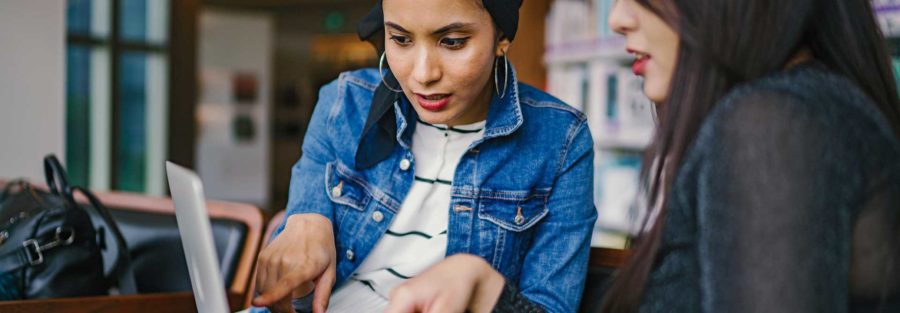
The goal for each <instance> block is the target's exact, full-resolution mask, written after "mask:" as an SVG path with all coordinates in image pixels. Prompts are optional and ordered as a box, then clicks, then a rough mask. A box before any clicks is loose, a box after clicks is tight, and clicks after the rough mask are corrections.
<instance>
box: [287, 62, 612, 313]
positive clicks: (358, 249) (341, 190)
mask: <svg viewBox="0 0 900 313" xmlns="http://www.w3.org/2000/svg"><path fill="white" fill-rule="evenodd" d="M380 83H381V77H380V76H379V73H378V71H377V70H372V69H367V70H359V71H354V72H346V73H343V74H341V76H340V77H339V78H338V79H337V80H336V81H333V82H331V83H329V84H328V85H326V86H325V87H323V88H322V90H321V91H320V94H319V102H318V103H317V105H316V107H315V110H314V113H313V116H312V121H311V122H310V125H309V129H308V131H307V134H306V137H305V139H304V143H303V156H302V158H301V159H300V161H299V162H298V163H297V164H296V165H295V166H294V168H293V173H292V178H291V186H290V194H289V200H288V205H287V215H288V216H290V215H292V214H298V213H318V214H321V215H324V216H325V217H327V218H329V219H330V220H331V221H332V223H333V227H334V233H335V237H336V238H335V239H336V241H335V243H336V249H337V250H336V251H337V282H336V284H335V288H338V287H340V286H341V284H342V283H344V282H345V281H346V279H347V278H348V276H350V274H352V273H353V272H354V271H355V270H356V268H357V267H358V266H359V265H360V264H361V263H362V261H363V260H364V259H365V258H366V256H367V255H368V254H369V252H370V251H371V250H372V249H373V248H374V247H375V244H376V243H377V242H378V240H379V239H380V238H381V236H382V235H383V234H384V233H385V231H386V230H387V229H388V226H390V225H391V221H392V220H393V218H394V216H395V215H396V214H397V211H398V210H399V209H400V205H401V203H402V201H403V200H404V199H405V197H406V194H407V192H408V191H409V189H410V187H411V186H412V184H413V180H414V175H413V173H414V167H415V164H416V160H415V159H414V158H413V153H412V152H411V150H410V145H411V144H412V133H413V130H414V129H413V128H414V127H415V125H416V123H415V121H416V117H415V116H416V115H415V111H414V110H413V109H412V107H411V105H410V104H409V102H408V101H407V100H405V97H401V98H402V100H401V101H397V102H395V103H394V107H393V109H394V110H395V119H396V127H397V138H396V140H397V142H398V145H396V148H395V149H394V150H393V152H392V153H391V154H390V156H389V157H388V158H387V159H385V160H383V161H381V162H378V163H377V164H375V165H374V166H371V167H367V168H365V169H358V167H357V166H356V164H355V155H356V153H357V149H358V147H357V143H358V142H359V141H360V136H361V133H362V131H363V127H364V124H365V122H366V116H367V115H368V112H369V110H370V107H371V100H372V97H373V92H374V90H375V89H376V87H378V84H380ZM508 86H509V88H507V91H506V93H507V94H506V95H505V96H504V97H503V98H500V97H498V96H496V95H495V96H493V99H492V101H491V104H490V108H489V112H488V117H487V122H486V125H485V130H484V137H483V139H481V140H478V141H476V142H474V143H473V144H472V145H471V147H470V148H469V151H468V152H467V153H465V154H464V155H463V156H462V158H461V159H460V161H459V165H458V166H457V168H456V174H455V177H454V179H453V186H452V192H451V194H452V195H451V201H450V207H448V208H447V210H450V219H449V225H448V243H447V255H448V256H449V255H453V254H457V253H469V254H474V255H478V256H480V257H482V258H484V259H485V260H486V261H487V262H488V263H490V264H491V266H492V267H493V268H494V269H496V270H497V271H499V272H500V273H502V274H503V276H505V277H506V279H507V280H508V281H510V282H514V283H515V284H516V285H517V286H518V287H519V290H521V292H522V294H523V295H524V296H526V297H527V298H528V299H530V300H531V301H533V302H534V303H536V304H539V305H541V306H543V307H545V308H546V309H547V310H548V311H549V312H575V311H577V308H578V304H579V301H580V300H581V295H582V289H583V287H584V280H585V276H586V271H587V261H588V254H589V250H590V238H591V230H592V227H593V225H594V221H595V220H596V218H597V214H596V210H595V209H594V206H593V202H592V192H593V172H594V171H593V156H594V153H593V140H592V139H591V135H590V131H589V130H588V127H587V123H586V120H585V117H584V115H583V114H582V113H581V112H579V111H578V110H576V109H574V108H572V107H570V106H568V105H566V104H564V103H562V102H561V101H559V100H557V99H555V98H553V97H551V96H550V95H548V94H546V93H544V92H542V91H539V90H537V89H535V88H533V87H530V86H527V85H524V84H519V83H518V82H517V81H516V79H515V72H514V71H513V75H512V78H511V79H510V82H509V85H508ZM283 227H284V226H283V225H282V228H283ZM280 231H281V229H279V230H278V233H280Z"/></svg>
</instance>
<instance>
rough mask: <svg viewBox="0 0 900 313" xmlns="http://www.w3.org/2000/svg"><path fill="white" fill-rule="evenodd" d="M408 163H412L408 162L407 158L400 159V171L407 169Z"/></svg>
mask: <svg viewBox="0 0 900 313" xmlns="http://www.w3.org/2000/svg"><path fill="white" fill-rule="evenodd" d="M410 165H412V163H411V162H409V159H403V160H400V170H401V171H405V170H408V169H409V166H410Z"/></svg>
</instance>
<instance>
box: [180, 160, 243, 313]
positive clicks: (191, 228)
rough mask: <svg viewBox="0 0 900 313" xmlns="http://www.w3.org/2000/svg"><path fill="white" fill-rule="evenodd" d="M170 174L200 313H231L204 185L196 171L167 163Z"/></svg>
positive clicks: (183, 242) (183, 244)
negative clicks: (220, 269) (207, 207)
mask: <svg viewBox="0 0 900 313" xmlns="http://www.w3.org/2000/svg"><path fill="white" fill-rule="evenodd" d="M166 174H167V175H166V176H168V178H169V190H170V191H171V192H172V200H173V201H174V202H175V219H176V220H177V221H178V232H179V233H180V234H181V244H182V246H184V256H185V261H186V262H187V266H188V272H189V273H190V275H191V287H193V290H194V300H195V301H196V303H197V312H200V313H213V312H214V313H223V312H229V308H228V300H226V292H225V283H224V282H223V281H224V280H223V279H222V274H221V273H220V272H219V259H218V257H217V255H218V254H216V246H215V243H214V242H213V234H212V229H211V228H210V222H209V214H208V213H207V211H206V198H205V196H204V195H203V183H202V182H201V181H200V177H198V176H197V174H196V173H194V172H193V171H191V170H189V169H187V168H184V167H181V166H178V165H177V164H175V163H172V162H169V161H167V162H166Z"/></svg>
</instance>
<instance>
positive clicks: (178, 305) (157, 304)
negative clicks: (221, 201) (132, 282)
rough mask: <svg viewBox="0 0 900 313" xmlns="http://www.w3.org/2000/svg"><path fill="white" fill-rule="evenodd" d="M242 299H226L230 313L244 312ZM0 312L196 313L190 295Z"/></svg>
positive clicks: (6, 307)
mask: <svg viewBox="0 0 900 313" xmlns="http://www.w3.org/2000/svg"><path fill="white" fill-rule="evenodd" d="M243 300H244V299H243V298H242V297H240V296H239V295H235V294H231V295H229V296H228V303H229V304H230V306H231V310H232V311H239V310H243V309H244V308H243V307H241V306H242V305H243ZM0 312H4V313H20V312H21V313H26V312H27V313H35V312H54V313H69V312H92V313H101V312H102V313H112V312H123V313H124V312H128V313H132V312H133V313H140V312H153V313H158V312H197V306H196V304H195V303H194V295H193V294H192V293H190V292H181V293H156V294H141V295H128V296H106V297H84V298H60V299H46V300H24V301H4V302H0Z"/></svg>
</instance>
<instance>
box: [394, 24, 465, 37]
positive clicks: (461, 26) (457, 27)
mask: <svg viewBox="0 0 900 313" xmlns="http://www.w3.org/2000/svg"><path fill="white" fill-rule="evenodd" d="M384 25H385V26H387V27H390V28H393V29H395V30H397V31H399V32H402V33H407V34H411V33H412V32H410V31H408V30H406V28H403V26H400V25H397V23H394V22H384ZM472 25H475V24H474V23H460V22H456V23H450V24H447V26H444V27H441V28H438V29H437V30H435V31H433V32H432V33H431V34H432V35H443V34H446V33H451V32H454V31H459V30H466V29H469V28H471V27H472Z"/></svg>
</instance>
